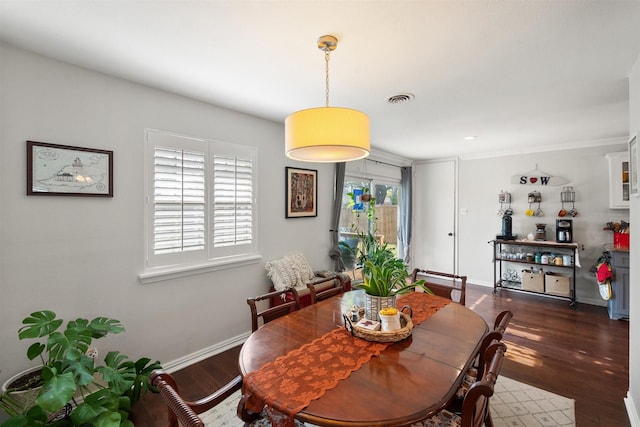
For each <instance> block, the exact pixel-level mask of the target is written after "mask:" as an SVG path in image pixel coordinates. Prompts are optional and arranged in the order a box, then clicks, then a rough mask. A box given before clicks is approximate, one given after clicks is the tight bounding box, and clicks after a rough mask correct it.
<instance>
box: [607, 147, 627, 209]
mask: <svg viewBox="0 0 640 427" xmlns="http://www.w3.org/2000/svg"><path fill="white" fill-rule="evenodd" d="M606 157H607V160H608V161H609V208H610V209H629V153H628V152H627V151H622V152H620V153H608V154H607V155H606Z"/></svg>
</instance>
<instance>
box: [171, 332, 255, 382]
mask: <svg viewBox="0 0 640 427" xmlns="http://www.w3.org/2000/svg"><path fill="white" fill-rule="evenodd" d="M249 335H251V333H249V332H246V333H244V334H241V335H238V336H235V337H233V338H230V339H228V340H225V341H222V342H219V343H216V344H214V345H212V346H210V347H206V348H203V349H202V350H199V351H196V352H194V353H191V354H187V355H186V356H183V357H180V358H178V359H176V360H172V361H169V362H164V363H162V369H164V370H165V371H166V372H169V373H172V372H175V371H179V370H180V369H183V368H186V367H187V366H190V365H193V364H194V363H197V362H200V361H201V360H204V359H206V358H208V357H211V356H215V355H216V354H219V353H222V352H223V351H226V350H229V349H230V348H233V347H235V346H238V345H241V344H243V343H244V342H245V341H246V340H247V338H249Z"/></svg>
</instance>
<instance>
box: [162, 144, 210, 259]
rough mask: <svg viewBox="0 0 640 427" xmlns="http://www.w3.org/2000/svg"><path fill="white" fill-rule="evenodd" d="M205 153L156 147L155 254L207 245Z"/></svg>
mask: <svg viewBox="0 0 640 427" xmlns="http://www.w3.org/2000/svg"><path fill="white" fill-rule="evenodd" d="M205 160H206V159H205V154H204V153H203V152H193V151H186V150H182V149H176V148H163V147H155V150H154V178H153V181H154V195H153V196H154V197H153V212H154V218H153V223H154V225H153V241H154V254H156V255H158V254H166V253H174V252H184V251H192V250H203V249H204V248H205V235H206V229H205V224H206V218H205V206H206V200H205V169H204V168H205Z"/></svg>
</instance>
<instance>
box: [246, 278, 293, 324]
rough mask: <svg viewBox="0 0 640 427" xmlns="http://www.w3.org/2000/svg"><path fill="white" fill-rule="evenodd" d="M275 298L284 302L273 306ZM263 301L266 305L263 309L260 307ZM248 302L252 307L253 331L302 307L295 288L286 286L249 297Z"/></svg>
mask: <svg viewBox="0 0 640 427" xmlns="http://www.w3.org/2000/svg"><path fill="white" fill-rule="evenodd" d="M289 298H292V299H289ZM273 299H282V303H281V304H279V305H275V306H271V301H272V300H273ZM261 302H262V305H263V306H266V308H264V309H263V310H259V308H258V305H259V304H260V303H261ZM247 304H249V308H250V309H251V332H255V331H257V330H258V328H259V327H260V326H261V325H264V324H265V323H268V322H270V321H272V320H274V319H277V318H278V317H282V316H284V315H286V314H289V313H291V312H293V311H296V310H298V309H300V298H299V297H298V291H296V289H295V288H285V289H282V290H279V291H273V292H269V293H268V294H264V295H258V296H257V297H253V298H247Z"/></svg>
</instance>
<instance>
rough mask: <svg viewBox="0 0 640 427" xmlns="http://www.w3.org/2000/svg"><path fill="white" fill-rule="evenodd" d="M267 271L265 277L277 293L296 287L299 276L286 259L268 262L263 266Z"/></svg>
mask: <svg viewBox="0 0 640 427" xmlns="http://www.w3.org/2000/svg"><path fill="white" fill-rule="evenodd" d="M264 268H265V269H266V270H267V277H268V278H269V279H271V281H272V282H273V287H274V288H275V289H276V290H277V291H281V290H283V289H286V288H290V287H295V286H297V285H298V281H299V274H298V272H297V271H296V270H295V269H294V268H292V267H291V263H290V262H289V260H287V259H286V258H280V259H276V260H274V261H269V262H267V263H266V264H265V265H264Z"/></svg>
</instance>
